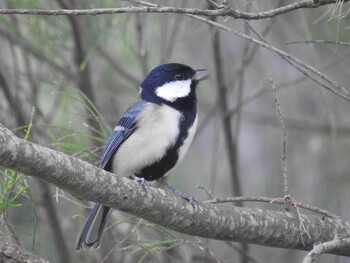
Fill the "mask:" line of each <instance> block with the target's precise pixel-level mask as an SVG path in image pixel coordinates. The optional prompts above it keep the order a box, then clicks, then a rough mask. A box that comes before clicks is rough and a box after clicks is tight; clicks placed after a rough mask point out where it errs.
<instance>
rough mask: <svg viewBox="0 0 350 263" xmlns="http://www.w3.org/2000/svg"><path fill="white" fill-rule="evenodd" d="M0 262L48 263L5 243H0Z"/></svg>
mask: <svg viewBox="0 0 350 263" xmlns="http://www.w3.org/2000/svg"><path fill="white" fill-rule="evenodd" d="M0 262H6V263H48V262H49V261H46V260H44V259H42V258H40V257H38V256H35V255H33V254H31V253H30V252H28V251H26V250H24V249H23V248H21V247H19V246H16V245H11V244H9V243H7V242H3V241H1V242H0Z"/></svg>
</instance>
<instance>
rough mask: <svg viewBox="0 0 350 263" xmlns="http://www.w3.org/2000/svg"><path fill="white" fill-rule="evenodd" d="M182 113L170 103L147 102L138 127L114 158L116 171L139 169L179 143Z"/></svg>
mask: <svg viewBox="0 0 350 263" xmlns="http://www.w3.org/2000/svg"><path fill="white" fill-rule="evenodd" d="M181 117H182V114H181V113H180V112H179V111H178V110H175V109H173V108H171V107H169V106H167V105H157V104H153V103H147V105H146V106H145V109H144V111H143V112H142V113H141V114H140V117H139V118H138V120H137V124H136V127H135V129H136V130H135V131H134V132H133V133H132V135H131V136H130V137H129V138H128V139H127V140H126V141H125V142H124V143H123V144H122V145H121V146H120V147H119V149H118V151H117V152H116V153H115V156H114V158H113V164H112V169H113V172H115V173H117V174H122V175H128V174H130V173H136V172H138V171H140V170H142V169H143V168H144V167H147V166H149V165H151V164H153V163H155V162H157V161H158V160H160V159H161V158H162V157H163V156H164V155H165V153H166V151H167V149H168V148H169V147H171V146H172V145H174V144H175V143H176V140H177V138H178V137H179V134H180V127H179V123H180V119H181Z"/></svg>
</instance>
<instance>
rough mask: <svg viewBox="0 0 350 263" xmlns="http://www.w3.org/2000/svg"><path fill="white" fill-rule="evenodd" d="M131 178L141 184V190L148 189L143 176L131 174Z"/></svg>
mask: <svg viewBox="0 0 350 263" xmlns="http://www.w3.org/2000/svg"><path fill="white" fill-rule="evenodd" d="M131 178H132V179H134V181H135V182H137V183H139V184H140V185H141V187H142V188H143V190H145V191H146V192H147V191H148V187H149V185H148V182H147V180H146V179H145V178H143V177H138V176H136V175H132V176H131Z"/></svg>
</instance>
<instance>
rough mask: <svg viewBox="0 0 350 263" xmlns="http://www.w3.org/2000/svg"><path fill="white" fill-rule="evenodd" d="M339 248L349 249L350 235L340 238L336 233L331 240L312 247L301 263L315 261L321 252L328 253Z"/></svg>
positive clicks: (312, 262)
mask: <svg viewBox="0 0 350 263" xmlns="http://www.w3.org/2000/svg"><path fill="white" fill-rule="evenodd" d="M339 248H345V249H348V250H350V237H346V238H341V237H339V236H338V235H337V236H335V238H334V239H333V240H332V241H328V242H324V243H321V244H318V245H315V246H314V248H313V249H312V250H311V251H310V252H309V253H308V254H307V255H306V257H305V259H304V260H303V263H314V262H317V261H318V259H319V257H320V256H321V255H322V254H325V253H329V252H331V251H332V250H334V249H339Z"/></svg>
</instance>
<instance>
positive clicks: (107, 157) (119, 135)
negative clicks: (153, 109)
mask: <svg viewBox="0 0 350 263" xmlns="http://www.w3.org/2000/svg"><path fill="white" fill-rule="evenodd" d="M145 105H146V102H144V101H138V102H136V103H134V104H132V105H131V106H130V107H129V109H128V110H127V111H126V112H125V113H124V114H123V116H122V117H121V119H120V120H119V121H118V123H117V126H120V127H123V128H124V129H123V130H122V129H117V130H115V131H113V133H112V134H111V136H110V137H109V139H108V142H107V144H106V146H105V149H104V151H103V154H102V159H101V164H100V167H101V168H102V169H104V170H107V171H110V170H111V162H110V161H111V158H112V156H113V154H114V153H115V152H116V151H117V150H118V148H119V147H120V145H122V144H123V142H124V141H125V140H126V139H127V138H128V137H129V136H130V135H131V134H132V133H133V132H134V131H135V129H136V128H137V127H136V123H137V119H138V118H139V116H140V113H141V112H142V110H143V109H144V107H145Z"/></svg>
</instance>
